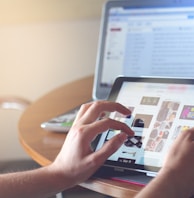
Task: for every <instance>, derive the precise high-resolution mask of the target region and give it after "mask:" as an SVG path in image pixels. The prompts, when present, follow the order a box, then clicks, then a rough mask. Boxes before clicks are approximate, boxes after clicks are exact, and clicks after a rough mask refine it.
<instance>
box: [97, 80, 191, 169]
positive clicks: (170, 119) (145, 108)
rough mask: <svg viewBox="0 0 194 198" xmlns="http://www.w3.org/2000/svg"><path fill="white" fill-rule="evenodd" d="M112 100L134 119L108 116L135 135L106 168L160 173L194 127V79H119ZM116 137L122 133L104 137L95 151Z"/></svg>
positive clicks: (115, 113) (116, 153) (116, 115)
mask: <svg viewBox="0 0 194 198" xmlns="http://www.w3.org/2000/svg"><path fill="white" fill-rule="evenodd" d="M109 100H111V101H116V102H119V103H121V104H123V105H125V106H126V107H127V108H129V109H130V110H131V112H132V114H131V116H127V117H126V116H124V115H122V114H120V113H118V112H112V113H110V115H109V116H110V118H112V119H116V120H119V121H121V122H124V123H126V124H127V125H128V126H130V127H131V128H132V129H133V130H134V132H135V135H134V137H128V138H127V140H126V141H125V142H124V144H123V145H122V146H121V147H120V149H119V150H118V151H117V152H115V153H114V154H113V155H112V156H110V157H109V158H108V160H107V161H106V163H105V166H111V167H120V168H123V169H132V170H137V171H142V172H157V171H158V170H159V169H160V168H161V166H162V164H163V161H164V157H165V155H166V153H167V152H168V150H169V148H170V146H171V144H172V142H173V141H174V140H175V139H176V137H177V136H178V135H179V134H180V133H181V131H182V130H185V129H188V128H190V127H193V126H194V80H191V79H185V80H184V79H169V78H167V79H164V78H132V77H120V78H118V79H117V80H116V82H115V84H114V85H113V88H112V91H111V94H110V97H109ZM117 133H120V131H119V130H118V131H117V130H112V129H110V130H108V131H106V132H104V133H102V135H101V137H100V138H99V141H98V143H97V146H96V150H98V149H99V148H101V147H102V145H103V144H104V143H105V142H106V141H108V140H109V139H110V138H112V137H113V136H114V135H115V134H117ZM169 163H170V162H169Z"/></svg>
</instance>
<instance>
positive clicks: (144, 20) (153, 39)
mask: <svg viewBox="0 0 194 198" xmlns="http://www.w3.org/2000/svg"><path fill="white" fill-rule="evenodd" d="M193 35H194V0H160V1H156V0H128V1H125V0H118V1H117V0H115V1H107V2H106V3H105V5H104V7H103V13H102V21H101V28H100V35H99V46H98V54H97V60H96V69H95V76H94V86H93V93H92V96H91V97H92V100H104V99H107V98H108V96H109V93H110V90H111V88H112V85H113V83H114V81H115V79H116V77H118V76H131V77H140V76H149V77H169V78H175V77H176V78H192V77H194V66H193V65H194V56H193V54H194V36H193ZM78 108H79V107H78ZM77 111H78V109H77V108H75V109H74V110H72V111H70V112H64V114H63V115H56V117H55V118H51V119H50V120H49V121H45V122H44V123H42V124H41V127H42V128H44V129H46V130H49V131H61V132H67V131H68V130H69V128H70V127H71V124H72V122H73V120H74V118H75V115H76V113H77Z"/></svg>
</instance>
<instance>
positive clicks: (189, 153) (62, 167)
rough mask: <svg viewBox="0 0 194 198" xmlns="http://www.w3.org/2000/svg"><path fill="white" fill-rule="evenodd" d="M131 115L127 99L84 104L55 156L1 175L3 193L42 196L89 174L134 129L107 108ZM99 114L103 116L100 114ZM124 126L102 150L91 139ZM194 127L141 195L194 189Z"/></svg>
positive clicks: (0, 191) (168, 194)
mask: <svg viewBox="0 0 194 198" xmlns="http://www.w3.org/2000/svg"><path fill="white" fill-rule="evenodd" d="M113 111H117V112H119V113H122V114H124V115H126V116H127V115H130V113H131V112H130V110H129V109H127V108H126V107H124V106H123V105H121V104H119V103H115V102H110V101H97V102H91V103H87V104H83V105H82V106H81V108H80V111H79V112H78V114H77V117H76V119H75V121H74V123H73V126H72V128H71V129H70V131H69V133H68V135H67V137H66V140H65V142H64V144H63V146H62V148H61V151H60V152H59V154H58V155H57V157H56V159H55V160H54V162H52V163H51V164H50V165H48V166H45V167H41V168H38V169H35V170H29V171H24V172H16V173H7V174H1V175H0V197H4V198H7V197H9V198H10V197H28V198H32V197H33V198H34V197H36V198H39V197H41V198H44V197H49V196H52V195H55V194H57V193H58V192H61V191H64V190H66V189H68V188H71V187H73V186H75V185H77V184H79V183H81V182H83V181H85V180H87V179H88V178H89V177H90V176H91V175H92V174H93V173H94V172H95V171H96V170H97V169H98V168H99V167H100V166H101V165H102V164H103V163H104V161H105V160H106V159H107V158H108V157H109V156H110V155H112V154H113V153H114V152H115V151H116V150H117V149H118V148H119V147H120V146H121V145H122V144H123V142H124V141H125V140H126V138H127V137H128V136H133V135H134V132H133V131H132V130H131V129H130V128H129V127H128V126H127V125H126V124H124V123H122V122H120V121H116V120H112V119H110V118H104V119H103V116H104V112H113ZM99 118H101V119H99ZM109 128H111V129H116V130H121V131H122V132H121V133H119V134H117V135H116V136H114V137H113V138H112V139H110V140H109V141H108V142H106V144H104V146H103V147H102V148H101V149H99V150H98V151H96V152H94V151H93V150H92V149H91V146H90V145H91V142H92V140H93V139H94V138H95V137H96V136H97V135H98V134H99V133H102V132H103V131H105V130H107V129H109ZM193 140H194V129H189V130H187V131H185V132H183V133H182V134H181V135H179V137H178V138H177V139H176V141H175V143H174V144H173V146H172V148H171V150H170V152H169V154H168V156H167V160H166V161H168V162H169V160H171V161H170V163H164V166H163V167H162V169H161V170H160V171H159V174H158V176H157V177H156V178H154V179H153V180H152V181H151V182H150V183H149V184H148V185H147V186H146V187H145V188H143V190H142V191H141V192H140V193H138V194H137V196H136V197H137V198H141V197H143V198H148V197H149V198H152V197H159V198H160V197H165V198H168V197H171V198H174V197H176V198H177V197H184V198H185V197H189V196H190V195H192V194H193V193H194V192H193V191H194V171H193V170H192V169H193V167H194V155H193V152H194V143H193Z"/></svg>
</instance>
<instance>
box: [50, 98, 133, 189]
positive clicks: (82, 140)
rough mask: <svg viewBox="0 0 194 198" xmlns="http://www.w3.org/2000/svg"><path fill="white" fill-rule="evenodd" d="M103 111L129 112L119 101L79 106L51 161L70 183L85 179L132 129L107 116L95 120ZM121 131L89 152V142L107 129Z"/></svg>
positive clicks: (128, 113) (131, 133)
mask: <svg viewBox="0 0 194 198" xmlns="http://www.w3.org/2000/svg"><path fill="white" fill-rule="evenodd" d="M105 111H108V112H113V111H118V112H120V113H122V114H125V115H130V114H131V112H130V110H129V109H127V108H126V107H124V106H122V105H121V104H119V103H115V102H108V101H98V102H92V103H88V104H84V105H82V106H81V108H80V111H79V112H78V114H77V117H76V119H75V121H74V124H73V126H72V128H71V130H70V131H69V133H68V135H67V137H66V140H65V143H64V145H63V147H62V149H61V151H60V153H59V155H58V156H57V158H56V160H55V162H54V164H55V168H56V169H57V170H59V172H60V174H61V175H64V178H65V179H66V180H67V179H68V184H69V185H70V186H72V185H76V184H78V183H80V182H83V181H84V180H86V179H88V178H89V177H90V176H91V175H92V174H93V173H94V172H95V171H96V170H97V169H98V168H99V167H100V166H101V165H102V164H103V163H104V162H105V160H106V159H107V158H108V157H109V156H110V155H112V154H113V153H114V152H115V151H116V150H117V149H118V148H119V147H120V146H121V145H122V144H123V142H124V141H125V140H126V138H127V136H133V135H134V132H133V131H132V130H131V129H130V128H129V127H128V126H127V125H126V124H124V123H122V122H119V121H116V120H112V119H109V118H104V119H98V118H99V117H100V116H101V115H102V114H103V113H104V112H105ZM110 128H111V129H116V130H121V131H122V133H120V134H118V135H116V136H114V137H113V138H112V139H111V140H109V141H108V142H106V144H105V145H104V146H103V147H102V148H101V149H100V150H98V151H96V152H93V151H92V149H91V142H92V140H94V138H95V137H96V136H97V135H98V134H100V133H102V132H104V131H106V130H108V129H110Z"/></svg>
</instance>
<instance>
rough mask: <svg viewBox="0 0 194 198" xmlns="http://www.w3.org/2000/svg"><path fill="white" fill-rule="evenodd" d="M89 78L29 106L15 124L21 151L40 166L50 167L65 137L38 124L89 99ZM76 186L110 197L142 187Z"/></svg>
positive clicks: (106, 182) (100, 182)
mask: <svg viewBox="0 0 194 198" xmlns="http://www.w3.org/2000/svg"><path fill="white" fill-rule="evenodd" d="M92 87H93V76H89V77H85V78H83V79H79V80H77V81H74V82H71V83H68V84H65V85H64V86H61V87H59V88H57V89H55V90H53V91H51V92H50V93H48V94H46V95H44V96H43V97H41V98H40V99H38V100H37V101H35V102H34V103H32V104H31V105H30V106H29V107H28V108H27V109H26V110H25V111H24V113H23V114H22V116H21V119H20V121H19V139H20V142H21V144H22V146H23V148H24V149H25V151H26V152H27V153H28V154H29V156H31V157H32V158H33V159H34V160H35V161H36V162H38V163H39V164H40V165H42V166H46V165H48V164H50V163H51V162H52V161H53V160H54V159H55V157H56V156H57V154H58V152H59V151H60V149H61V146H62V145H63V142H64V140H65V137H66V134H64V133H54V132H47V131H45V130H43V129H42V128H41V127H40V124H41V123H42V122H44V121H46V120H48V119H50V118H52V117H54V116H56V115H60V114H62V113H64V112H67V111H68V110H71V109H73V108H74V107H76V106H78V105H80V104H82V103H85V102H87V101H89V100H91V98H92ZM80 186H82V187H85V188H88V189H90V190H94V191H96V192H99V193H103V194H107V195H109V196H113V197H120V198H125V197H127V198H129V197H134V196H135V195H136V194H137V192H138V191H139V190H141V188H142V187H140V186H138V185H133V184H129V183H126V182H119V181H114V180H111V179H102V178H97V179H93V178H92V179H89V180H87V181H86V182H84V183H81V184H80Z"/></svg>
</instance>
